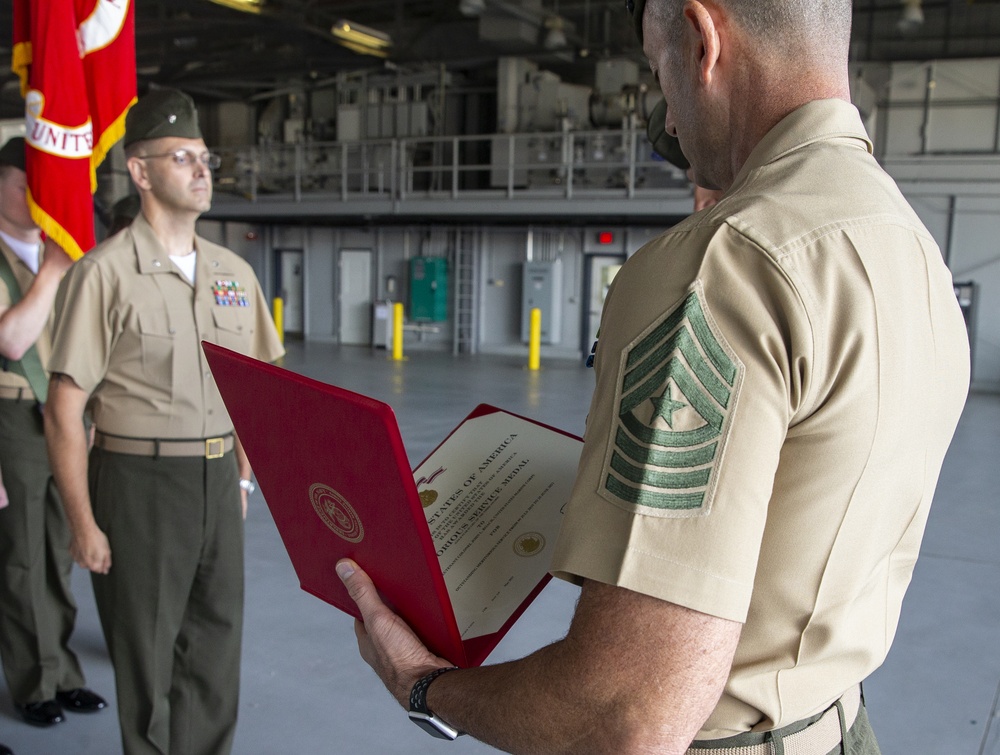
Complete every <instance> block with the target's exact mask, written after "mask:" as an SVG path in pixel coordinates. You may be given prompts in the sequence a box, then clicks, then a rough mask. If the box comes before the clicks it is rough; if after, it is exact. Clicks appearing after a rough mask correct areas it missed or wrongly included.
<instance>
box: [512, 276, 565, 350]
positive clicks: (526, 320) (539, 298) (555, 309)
mask: <svg viewBox="0 0 1000 755" xmlns="http://www.w3.org/2000/svg"><path fill="white" fill-rule="evenodd" d="M561 304H562V260H553V261H551V262H525V263H524V270H523V286H522V289H521V340H522V341H523V342H525V343H527V342H528V337H529V328H530V325H531V310H533V309H536V308H537V309H540V310H541V311H542V343H559V337H560V334H561V332H562V320H561V317H560V315H561V312H562V307H561Z"/></svg>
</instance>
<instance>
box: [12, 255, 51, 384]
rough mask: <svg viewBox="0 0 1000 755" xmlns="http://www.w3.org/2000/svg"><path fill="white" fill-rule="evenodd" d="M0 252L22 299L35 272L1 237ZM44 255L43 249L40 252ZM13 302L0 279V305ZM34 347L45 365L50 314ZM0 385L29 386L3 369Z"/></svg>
mask: <svg viewBox="0 0 1000 755" xmlns="http://www.w3.org/2000/svg"><path fill="white" fill-rule="evenodd" d="M0 254H3V256H4V257H5V258H6V259H7V264H8V265H10V269H11V270H13V271H14V280H16V281H17V283H18V285H19V286H20V287H21V295H20V297H18V298H19V299H23V298H24V295H25V294H26V293H27V292H28V289H29V288H31V284H32V283H34V281H35V274H34V273H33V272H31V268H29V267H28V266H27V265H25V264H24V260H22V259H21V258H20V257H18V256H17V255H16V254H14V252H13V250H12V249H11V248H10V247H9V246H7V245H6V244H5V243H4V242H3V240H2V239H0ZM42 255H44V251H43V252H42ZM39 264H41V258H40V259H39ZM13 303H14V297H12V296H11V293H10V291H8V290H7V286H5V285H4V282H3V281H2V280H0V307H3V308H5V309H6V308H8V307H10V306H12V305H13ZM35 347H36V348H37V349H38V358H39V359H40V360H41V362H42V367H47V365H48V363H49V357H50V356H51V354H52V316H51V315H50V316H49V318H48V322H46V324H45V327H44V328H43V329H42V333H41V335H40V336H38V340H37V341H35ZM0 386H3V387H4V388H30V387H31V386H29V385H28V381H27V379H26V378H24V377H23V376H21V375H18V374H16V373H14V372H8V371H5V370H0Z"/></svg>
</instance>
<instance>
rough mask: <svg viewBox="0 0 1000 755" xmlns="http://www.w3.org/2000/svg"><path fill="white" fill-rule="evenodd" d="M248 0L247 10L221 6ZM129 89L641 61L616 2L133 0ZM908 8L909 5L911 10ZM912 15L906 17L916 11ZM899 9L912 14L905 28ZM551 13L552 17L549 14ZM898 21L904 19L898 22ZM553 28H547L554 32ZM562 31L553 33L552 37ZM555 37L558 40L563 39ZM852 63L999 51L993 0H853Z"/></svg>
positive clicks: (204, 93)
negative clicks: (510, 61) (357, 30)
mask: <svg viewBox="0 0 1000 755" xmlns="http://www.w3.org/2000/svg"><path fill="white" fill-rule="evenodd" d="M241 3H250V4H251V6H254V5H257V4H259V8H258V10H259V12H255V13H248V12H243V11H240V10H236V9H234V8H232V7H229V6H230V5H239V4H241ZM135 4H136V46H137V67H138V77H139V88H140V92H141V91H144V90H145V88H146V87H147V86H148V85H149V84H151V83H155V84H160V85H172V86H177V87H180V88H182V89H185V90H187V91H189V92H191V93H192V94H193V95H195V96H196V97H198V98H200V99H206V100H219V99H235V100H244V99H249V98H258V99H264V98H266V97H267V96H268V95H269V93H271V92H277V91H281V90H282V89H285V88H287V87H288V86H290V85H292V86H305V87H308V86H310V84H313V83H316V84H318V83H321V82H323V81H326V80H329V79H330V78H331V77H333V76H335V75H337V74H338V73H342V72H345V71H363V70H373V71H374V70H385V69H386V68H389V69H394V68H403V69H406V70H420V69H422V68H426V69H430V70H433V69H437V68H439V67H440V66H441V65H442V64H443V65H444V66H446V67H447V68H448V69H449V70H452V71H469V72H473V71H476V70H481V71H484V72H486V75H487V77H488V76H489V74H490V72H492V71H493V70H495V62H496V59H497V57H498V56H501V55H517V56H522V57H527V58H530V59H532V60H533V61H535V62H537V63H538V64H539V65H540V66H541V67H543V68H546V69H549V70H553V71H554V72H556V73H558V74H559V75H560V76H561V77H562V78H563V79H564V80H566V81H574V80H580V81H587V80H590V78H592V66H593V63H594V61H596V60H600V59H601V58H604V57H610V56H622V55H627V56H633V57H635V58H636V60H641V53H640V51H639V48H638V44H637V42H636V41H635V39H634V38H633V36H632V33H631V30H630V28H629V25H628V23H627V18H626V14H625V11H624V9H623V7H622V6H623V5H624V2H623V0H405V2H404V0H366V1H365V2H360V1H359V0H135ZM918 11H919V13H918ZM11 13H12V11H11V3H3V4H2V6H0V30H2V31H0V39H2V40H3V43H2V45H0V59H4V60H9V59H10V47H11V42H10V40H11V31H10V30H11ZM918 15H919V16H922V18H923V20H922V22H921V23H916V21H915V18H916V16H918ZM904 18H911V19H914V20H913V22H911V23H910V24H909V25H907V24H906V23H905V22H904ZM557 19H558V20H557ZM342 20H347V21H349V22H353V23H355V24H363V25H365V26H367V27H371V28H373V29H375V30H378V31H380V32H382V33H385V34H388V35H389V36H390V37H391V40H392V47H391V49H390V52H389V53H388V57H387V58H385V59H382V58H379V57H372V56H369V55H362V54H358V53H356V52H352V51H350V50H348V49H346V48H345V47H343V46H341V44H339V43H338V41H337V40H336V39H335V37H334V36H333V34H332V33H331V29H332V28H333V26H334V25H335V24H337V23H338V22H340V21H342ZM901 22H903V23H901ZM554 28H558V31H556V32H553V29H554ZM560 32H561V34H560ZM563 40H564V41H565V42H564V44H563ZM853 40H854V41H853V46H852V57H853V59H855V60H858V61H891V60H932V59H946V58H970V57H972V58H974V57H1000V0H858V1H857V2H855V3H854V30H853ZM0 87H2V89H0V117H3V118H17V117H20V116H21V115H22V113H23V104H22V101H21V99H20V94H19V91H18V87H17V81H16V78H15V77H14V75H13V74H12V73H11V72H10V70H9V66H8V65H4V66H3V69H2V71H0Z"/></svg>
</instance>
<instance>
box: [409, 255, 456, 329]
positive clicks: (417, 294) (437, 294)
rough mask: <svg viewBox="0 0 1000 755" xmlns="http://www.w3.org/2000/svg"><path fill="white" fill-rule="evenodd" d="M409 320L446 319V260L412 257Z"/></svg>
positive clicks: (441, 258)
mask: <svg viewBox="0 0 1000 755" xmlns="http://www.w3.org/2000/svg"><path fill="white" fill-rule="evenodd" d="M410 319H411V320H413V321H414V322H444V321H445V320H447V319H448V260H447V259H446V258H444V257H414V258H413V259H411V260H410Z"/></svg>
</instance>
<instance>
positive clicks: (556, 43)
mask: <svg viewBox="0 0 1000 755" xmlns="http://www.w3.org/2000/svg"><path fill="white" fill-rule="evenodd" d="M564 26H565V21H563V19H562V16H549V17H548V18H547V19H545V28H546V29H548V31H547V32H546V33H545V39H544V40H543V41H542V47H544V48H545V49H546V50H561V49H562V48H564V47H565V46H566V45H567V44H569V42H568V41H567V40H566V32H565V31H563V27H564Z"/></svg>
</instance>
